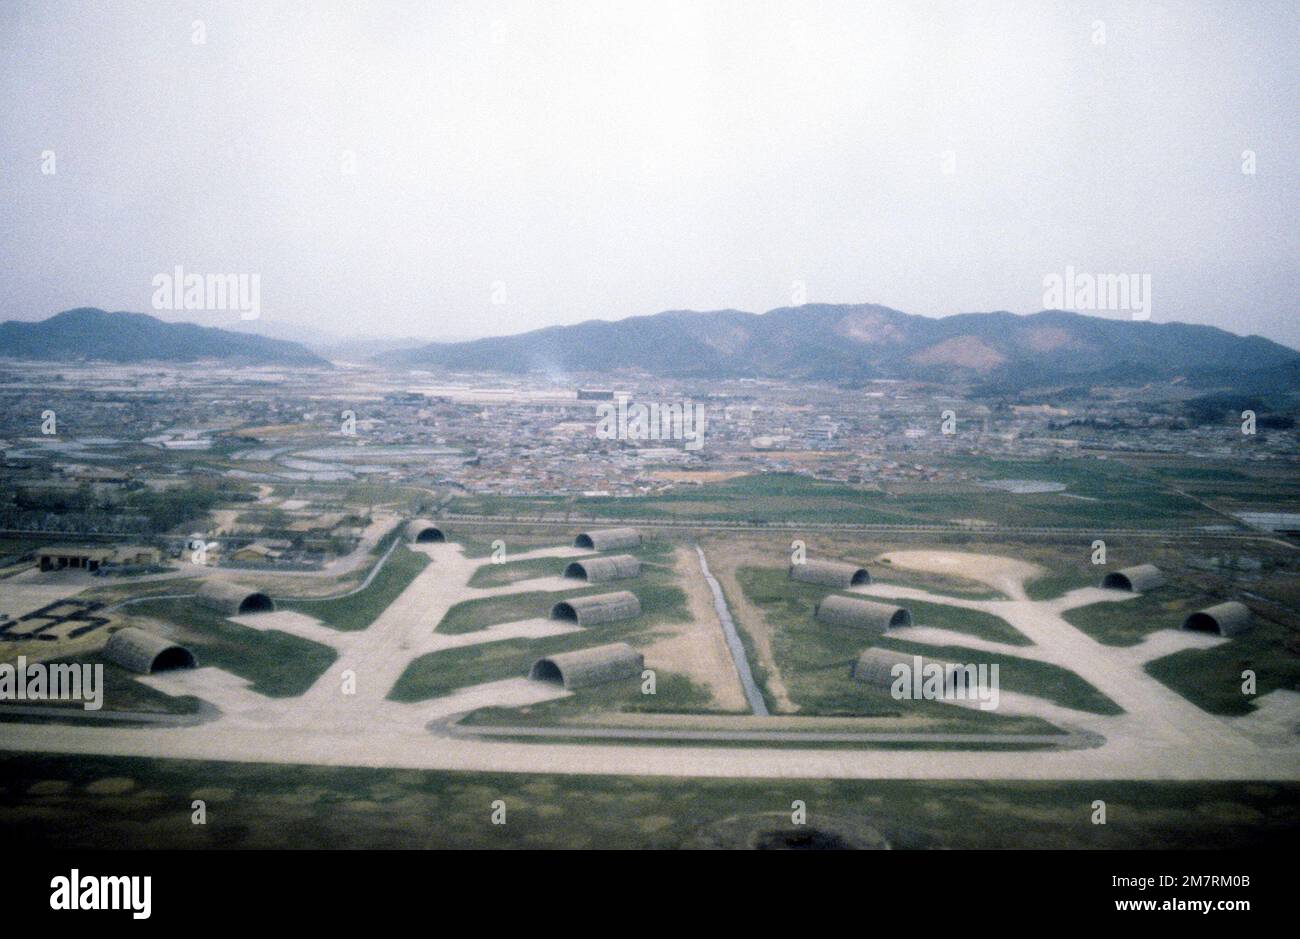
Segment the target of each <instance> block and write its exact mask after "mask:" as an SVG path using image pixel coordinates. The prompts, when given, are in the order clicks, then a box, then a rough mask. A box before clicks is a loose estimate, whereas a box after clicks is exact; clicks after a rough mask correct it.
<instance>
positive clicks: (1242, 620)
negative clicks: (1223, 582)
mask: <svg viewBox="0 0 1300 939" xmlns="http://www.w3.org/2000/svg"><path fill="white" fill-rule="evenodd" d="M1250 627H1251V622H1250V607H1248V606H1246V604H1244V603H1238V602H1237V601H1236V600H1229V601H1228V602H1227V603H1217V604H1215V605H1214V606H1207V607H1206V608H1205V609H1203V610H1197V611H1196V612H1195V613H1193V614H1192V615H1191V616H1189V617H1187V619H1185V620H1183V629H1190V630H1195V631H1197V632H1207V633H1218V634H1219V635H1220V636H1236V635H1239V634H1241V633H1244V632H1248V631H1249V630H1250Z"/></svg>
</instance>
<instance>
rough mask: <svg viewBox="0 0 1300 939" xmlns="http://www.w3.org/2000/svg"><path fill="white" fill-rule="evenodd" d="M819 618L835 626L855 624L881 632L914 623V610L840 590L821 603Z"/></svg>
mask: <svg viewBox="0 0 1300 939" xmlns="http://www.w3.org/2000/svg"><path fill="white" fill-rule="evenodd" d="M816 618H817V620H818V622H822V623H830V624H831V625H832V626H853V627H856V628H857V629H869V630H872V631H874V632H877V633H883V632H884V631H885V630H886V629H897V628H899V627H902V626H911V625H912V613H911V611H910V610H907V609H904V608H903V607H901V606H894V605H893V604H891V603H878V602H876V601H875V600H864V599H862V598H861V597H842V596H839V595H838V594H835V595H832V596H829V597H827V598H826V599H824V600H822V601H821V602H820V603H818V604H817V607H816Z"/></svg>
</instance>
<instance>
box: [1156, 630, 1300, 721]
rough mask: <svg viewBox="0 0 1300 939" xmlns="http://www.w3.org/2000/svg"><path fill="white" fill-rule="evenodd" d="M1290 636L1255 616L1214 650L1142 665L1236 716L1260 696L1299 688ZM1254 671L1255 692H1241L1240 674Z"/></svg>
mask: <svg viewBox="0 0 1300 939" xmlns="http://www.w3.org/2000/svg"><path fill="white" fill-rule="evenodd" d="M1292 636H1293V634H1292V633H1290V631H1289V630H1288V629H1287V628H1286V627H1285V626H1283V625H1281V624H1279V623H1273V622H1270V621H1267V620H1262V619H1260V618H1259V617H1256V618H1255V627H1254V628H1253V629H1252V630H1251V631H1250V632H1247V633H1243V634H1241V635H1239V636H1235V637H1233V638H1232V639H1230V640H1228V641H1227V642H1225V643H1224V644H1223V645H1220V646H1215V647H1214V648H1213V649H1184V650H1183V651H1181V652H1175V653H1174V654H1173V655H1166V656H1164V657H1163V658H1159V659H1155V660H1154V661H1151V662H1148V663H1146V666H1145V668H1146V670H1147V673H1148V674H1150V675H1151V676H1153V677H1154V678H1157V679H1159V680H1160V681H1161V682H1163V683H1164V684H1165V685H1167V686H1168V687H1170V688H1172V689H1173V690H1174V691H1176V692H1178V693H1179V694H1181V695H1182V696H1183V697H1184V698H1186V699H1187V700H1188V701H1191V702H1192V703H1193V704H1195V705H1196V706H1197V707H1199V708H1201V709H1202V710H1204V711H1208V712H1209V713H1211V714H1220V715H1223V716H1225V717H1237V716H1240V715H1243V714H1249V713H1250V712H1251V711H1253V710H1255V705H1254V702H1255V700H1256V699H1257V698H1258V696H1259V695H1263V694H1268V693H1269V692H1270V691H1274V690H1277V689H1279V688H1286V689H1290V690H1296V689H1297V688H1300V655H1297V654H1296V653H1295V652H1294V651H1292V649H1291V648H1288V640H1290V641H1294V640H1293V639H1292ZM1247 669H1249V670H1251V671H1253V672H1254V673H1255V682H1256V694H1255V695H1254V696H1252V695H1247V694H1243V693H1242V690H1241V687H1242V681H1243V679H1242V677H1241V673H1242V672H1244V671H1246V670H1247Z"/></svg>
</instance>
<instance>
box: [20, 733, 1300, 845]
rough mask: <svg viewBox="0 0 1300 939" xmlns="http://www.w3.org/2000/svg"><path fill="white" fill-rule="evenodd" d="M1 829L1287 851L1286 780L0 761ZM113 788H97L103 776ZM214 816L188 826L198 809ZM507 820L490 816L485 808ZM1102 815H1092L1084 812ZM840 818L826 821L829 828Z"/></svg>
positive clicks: (1296, 793) (163, 838)
mask: <svg viewBox="0 0 1300 939" xmlns="http://www.w3.org/2000/svg"><path fill="white" fill-rule="evenodd" d="M0 778H3V780H4V786H3V789H0V837H3V838H4V841H5V843H6V844H7V845H9V846H10V848H11V849H14V848H18V849H22V848H29V849H30V848H34V847H60V848H134V849H139V848H339V847H348V848H363V847H366V848H447V847H462V848H494V847H497V848H586V847H600V848H677V847H693V846H701V845H706V844H711V843H713V841H712V838H713V837H714V833H715V832H716V831H717V830H718V829H717V827H716V826H718V824H719V823H720V822H722V821H723V820H724V819H728V818H733V817H735V816H738V815H756V814H758V813H766V812H780V813H783V814H785V817H786V818H787V819H788V817H789V816H788V813H789V810H790V803H791V802H792V801H793V800H795V799H799V800H802V801H804V802H805V803H806V804H807V806H808V825H809V826H810V827H816V826H817V825H819V824H826V823H827V821H828V820H833V819H845V818H847V819H854V820H857V821H859V822H861V823H864V824H868V825H870V826H872V827H873V828H875V829H876V830H878V831H879V832H880V833H881V834H883V835H884V836H885V837H886V838H888V839H889V841H890V842H891V844H893V846H895V847H899V848H1091V849H1110V850H1114V849H1122V848H1252V849H1260V848H1270V847H1271V848H1290V847H1292V846H1293V844H1294V840H1295V831H1296V828H1297V826H1300V785H1297V784H1293V783H1287V784H1281V783H1239V782H1232V783H1165V782H1072V783H1056V782H1043V783H1030V782H978V781H952V782H947V781H935V782H911V781H902V780H870V781H861V782H857V781H817V780H734V781H732V780H714V779H676V778H658V777H644V778H641V777H638V778H612V777H606V776H557V775H543V774H527V775H522V774H521V775H512V774H486V773H449V772H425V771H414V770H381V769H362V768H333V767H321V766H270V765H262V764H237V763H218V762H196V761H189V760H158V761H151V760H144V759H136V758H127V757H98V756H77V757H62V756H49V757H47V756H34V755H28V754H6V755H3V756H0ZM107 780H112V781H113V783H111V784H109V786H108V788H110V789H112V790H118V789H121V788H127V790H128V791H125V792H114V793H104V792H100V791H96V790H98V789H100V787H98V786H96V785H95V784H96V783H97V782H102V781H107ZM194 799H203V800H204V801H205V803H206V804H207V824H205V825H194V824H192V822H191V813H192V812H193V809H192V808H191V802H192V801H193V800H194ZM498 799H500V800H503V801H504V802H505V804H506V812H507V814H506V824H505V825H493V824H492V823H491V813H492V803H493V802H494V801H495V800H498ZM1096 799H1102V800H1104V801H1105V802H1106V806H1107V823H1106V824H1105V825H1094V824H1092V822H1091V815H1092V811H1093V810H1092V802H1093V801H1094V800H1096ZM832 824H833V821H832Z"/></svg>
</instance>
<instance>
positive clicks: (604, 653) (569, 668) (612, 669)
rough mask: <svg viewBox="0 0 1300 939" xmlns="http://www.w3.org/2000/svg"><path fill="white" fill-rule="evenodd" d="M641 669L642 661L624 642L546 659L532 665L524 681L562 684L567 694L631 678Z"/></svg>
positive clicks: (564, 653)
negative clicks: (579, 689)
mask: <svg viewBox="0 0 1300 939" xmlns="http://www.w3.org/2000/svg"><path fill="white" fill-rule="evenodd" d="M643 668H645V657H644V656H643V655H641V653H640V652H637V651H636V650H635V649H633V648H632V647H631V646H630V645H628V644H627V643H626V642H611V643H610V644H609V645H605V646H594V647H592V648H590V649H577V650H575V651H573V652H560V653H557V654H556V655H548V656H546V657H545V658H540V659H538V660H537V661H536V662H534V663H533V667H532V668H531V669H530V670H529V672H528V677H529V678H531V679H532V680H533V681H550V682H558V683H559V684H562V685H563V686H564V688H565V690H567V691H572V690H573V689H575V688H587V687H590V686H591V685H602V684H605V683H606V682H611V681H617V680H619V679H622V678H632V677H634V676H637V675H639V674H641V670H642V669H643Z"/></svg>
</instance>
